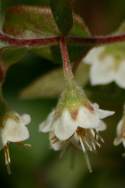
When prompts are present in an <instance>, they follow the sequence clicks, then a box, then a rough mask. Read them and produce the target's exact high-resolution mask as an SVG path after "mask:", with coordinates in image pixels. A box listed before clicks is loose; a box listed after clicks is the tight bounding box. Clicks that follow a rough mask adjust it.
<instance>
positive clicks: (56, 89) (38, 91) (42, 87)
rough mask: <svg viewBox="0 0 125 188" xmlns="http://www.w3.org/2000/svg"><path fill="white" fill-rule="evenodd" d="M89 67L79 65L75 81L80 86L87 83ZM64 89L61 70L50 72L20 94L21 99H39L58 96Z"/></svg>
mask: <svg viewBox="0 0 125 188" xmlns="http://www.w3.org/2000/svg"><path fill="white" fill-rule="evenodd" d="M88 73H89V66H88V65H86V64H80V66H79V69H78V71H77V74H76V80H77V81H78V83H79V84H80V85H85V84H86V83H87V81H88ZM64 87H65V80H64V75H63V70H62V69H61V68H59V69H57V70H54V71H51V72H49V73H48V74H46V75H45V76H42V77H40V78H39V79H37V80H36V81H34V82H33V83H31V84H30V86H28V87H26V88H24V90H23V91H22V92H21V97H22V98H29V99H30V98H40V97H55V96H58V95H59V94H60V93H61V92H62V91H63V89H64Z"/></svg>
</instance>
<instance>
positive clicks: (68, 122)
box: [53, 110, 77, 140]
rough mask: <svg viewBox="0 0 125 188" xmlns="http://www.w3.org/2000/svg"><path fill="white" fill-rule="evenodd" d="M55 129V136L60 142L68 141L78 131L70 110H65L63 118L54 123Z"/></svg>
mask: <svg viewBox="0 0 125 188" xmlns="http://www.w3.org/2000/svg"><path fill="white" fill-rule="evenodd" d="M53 128H54V129H55V135H56V136H57V138H59V139H60V140H67V139H68V138H70V137H71V136H72V135H73V134H74V132H75V131H76V129H77V124H76V122H75V121H74V120H73V119H72V118H71V115H70V113H69V112H68V110H65V111H64V112H63V114H62V116H61V118H59V119H57V120H56V121H55V122H54V125H53Z"/></svg>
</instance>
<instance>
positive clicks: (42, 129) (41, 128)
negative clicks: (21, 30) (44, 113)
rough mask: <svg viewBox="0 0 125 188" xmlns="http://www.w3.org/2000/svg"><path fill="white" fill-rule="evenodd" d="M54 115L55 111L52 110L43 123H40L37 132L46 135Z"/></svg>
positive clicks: (50, 127)
mask: <svg viewBox="0 0 125 188" xmlns="http://www.w3.org/2000/svg"><path fill="white" fill-rule="evenodd" d="M54 113H55V110H53V111H52V112H51V113H50V114H49V116H48V118H47V119H46V120H45V121H43V122H42V123H40V125H39V131H40V132H43V133H47V132H49V131H51V129H52V123H53V121H54Z"/></svg>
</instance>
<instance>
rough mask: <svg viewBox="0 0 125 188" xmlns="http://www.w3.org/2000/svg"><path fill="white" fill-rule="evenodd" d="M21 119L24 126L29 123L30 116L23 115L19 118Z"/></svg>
mask: <svg viewBox="0 0 125 188" xmlns="http://www.w3.org/2000/svg"><path fill="white" fill-rule="evenodd" d="M21 119H22V123H24V125H28V124H29V123H30V122H31V116H30V115H29V114H23V115H22V116H21Z"/></svg>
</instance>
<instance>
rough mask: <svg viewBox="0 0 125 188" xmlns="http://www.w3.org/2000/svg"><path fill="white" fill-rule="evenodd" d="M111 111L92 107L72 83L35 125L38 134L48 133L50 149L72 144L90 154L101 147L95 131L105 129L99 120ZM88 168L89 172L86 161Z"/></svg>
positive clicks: (99, 137)
mask: <svg viewBox="0 0 125 188" xmlns="http://www.w3.org/2000/svg"><path fill="white" fill-rule="evenodd" d="M113 114H114V112H112V111H107V110H101V109H99V106H98V105H97V104H92V103H91V102H90V101H89V100H88V98H87V97H86V95H85V93H84V91H83V90H82V88H80V87H79V86H78V85H77V84H76V83H75V82H74V81H72V82H71V83H70V84H68V86H67V87H66V89H65V90H64V92H63V94H62V96H61V98H60V100H59V102H58V104H57V107H56V108H55V109H54V110H53V111H52V112H51V113H50V115H49V116H48V118H47V119H46V120H45V121H44V122H42V123H41V124H40V126H39V130H40V131H41V132H44V133H46V132H49V133H50V143H51V146H52V148H53V149H54V150H60V149H63V147H65V146H66V145H73V146H75V147H77V148H80V149H82V150H83V152H84V153H85V156H86V154H87V153H86V152H87V150H89V151H94V150H96V148H97V147H100V146H101V142H103V138H102V137H101V136H100V134H99V132H100V131H104V130H105V129H106V124H105V123H104V122H103V121H102V119H104V118H106V117H108V116H111V115H113ZM87 163H88V168H89V170H90V171H91V167H90V164H89V162H88V158H87Z"/></svg>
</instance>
